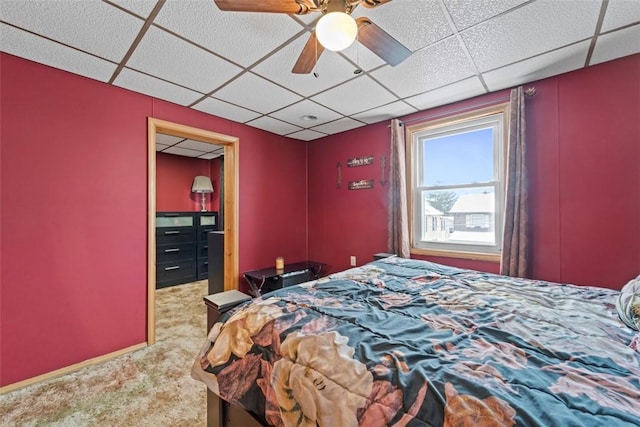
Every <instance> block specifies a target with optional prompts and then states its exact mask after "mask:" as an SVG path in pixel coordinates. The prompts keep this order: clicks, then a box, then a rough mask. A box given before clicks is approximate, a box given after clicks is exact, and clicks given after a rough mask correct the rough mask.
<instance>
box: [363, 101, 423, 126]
mask: <svg viewBox="0 0 640 427" xmlns="http://www.w3.org/2000/svg"><path fill="white" fill-rule="evenodd" d="M416 111H417V110H416V109H415V108H413V107H412V106H410V105H408V104H407V103H405V102H402V101H396V102H392V103H391V104H387V105H383V106H382V107H378V108H373V109H371V110H368V111H364V112H362V113H358V114H354V115H352V116H351V117H353V118H354V119H358V120H360V121H363V122H365V123H369V124H371V123H378V122H381V121H383V120H390V119H394V118H396V117H400V116H406V115H407V114H411V113H415V112H416Z"/></svg>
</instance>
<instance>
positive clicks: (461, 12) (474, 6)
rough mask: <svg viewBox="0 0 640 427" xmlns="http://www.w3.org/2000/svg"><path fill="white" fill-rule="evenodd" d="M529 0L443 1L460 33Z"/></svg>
mask: <svg viewBox="0 0 640 427" xmlns="http://www.w3.org/2000/svg"><path fill="white" fill-rule="evenodd" d="M527 1H529V0H443V2H444V5H445V7H446V8H447V11H448V12H449V15H451V19H452V20H453V22H454V24H455V26H456V29H458V31H460V30H464V29H465V28H469V27H471V26H473V25H475V24H478V23H480V22H482V21H485V20H487V19H489V18H491V17H494V16H496V15H499V14H501V13H503V12H505V11H507V10H509V9H512V8H514V7H516V6H518V5H521V4H522V3H526V2H527Z"/></svg>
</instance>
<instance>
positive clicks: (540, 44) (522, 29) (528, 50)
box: [461, 0, 600, 72]
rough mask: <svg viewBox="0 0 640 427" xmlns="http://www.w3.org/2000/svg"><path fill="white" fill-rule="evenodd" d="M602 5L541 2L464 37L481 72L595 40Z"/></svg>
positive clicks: (481, 27) (489, 23) (488, 23)
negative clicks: (569, 45)
mask: <svg viewBox="0 0 640 427" xmlns="http://www.w3.org/2000/svg"><path fill="white" fill-rule="evenodd" d="M599 13H600V2H599V1H591V0H590V1H583V2H580V7H576V3H575V2H572V1H554V0H538V1H536V2H533V3H530V4H527V5H526V6H523V7H520V8H518V9H515V10H513V11H512V12H509V13H507V14H504V15H501V16H498V17H496V18H493V19H490V20H489V21H486V22H484V23H482V24H479V25H477V26H475V27H472V28H470V29H468V30H466V31H463V32H462V33H461V35H462V38H463V40H464V42H465V44H466V46H467V47H468V49H469V53H470V54H471V56H472V57H473V60H474V62H475V64H476V65H477V67H478V69H479V70H480V71H481V72H484V71H489V70H493V69H495V68H499V67H503V66H505V65H508V64H511V63H514V62H516V61H521V60H523V59H526V58H529V57H532V56H535V55H539V54H541V53H543V52H547V51H550V50H553V49H557V48H559V47H562V46H565V45H568V44H571V43H575V42H577V41H579V40H584V39H586V38H589V37H592V36H593V34H594V29H595V25H596V22H597V20H598V15H599Z"/></svg>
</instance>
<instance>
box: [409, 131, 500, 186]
mask: <svg viewBox="0 0 640 427" xmlns="http://www.w3.org/2000/svg"><path fill="white" fill-rule="evenodd" d="M420 142H421V143H422V155H423V166H424V170H423V173H422V180H423V182H422V183H421V184H420V185H421V186H435V185H456V184H470V183H474V182H491V181H494V176H493V171H494V168H493V158H494V156H493V128H491V127H488V128H483V129H477V130H473V131H469V132H462V133H460V132H458V133H455V134H452V135H444V136H436V137H428V138H424V139H422V140H421V141H420Z"/></svg>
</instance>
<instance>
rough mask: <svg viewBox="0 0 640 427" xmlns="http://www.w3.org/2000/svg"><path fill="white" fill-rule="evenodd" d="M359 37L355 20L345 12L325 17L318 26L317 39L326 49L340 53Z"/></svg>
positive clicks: (329, 14) (332, 13)
mask: <svg viewBox="0 0 640 427" xmlns="http://www.w3.org/2000/svg"><path fill="white" fill-rule="evenodd" d="M357 35H358V24H356V21H355V19H353V17H352V16H351V15H349V14H346V13H344V12H330V13H327V14H326V15H323V16H322V18H320V20H319V21H318V24H317V25H316V37H317V38H318V41H319V42H320V44H321V45H322V46H324V48H325V49H329V50H333V51H334V52H335V51H339V50H342V49H346V48H348V47H349V46H350V45H351V43H353V41H354V40H355V39H356V36H357Z"/></svg>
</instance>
